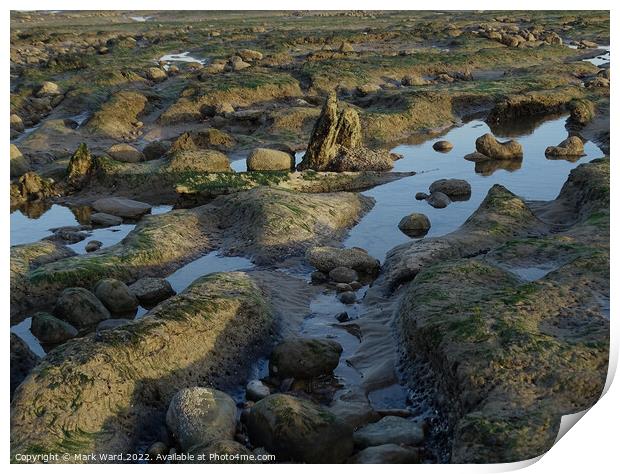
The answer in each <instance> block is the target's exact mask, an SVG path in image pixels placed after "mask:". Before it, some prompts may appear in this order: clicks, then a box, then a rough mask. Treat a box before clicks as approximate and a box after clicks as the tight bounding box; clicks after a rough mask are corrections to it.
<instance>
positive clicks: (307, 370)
mask: <svg viewBox="0 0 620 474" xmlns="http://www.w3.org/2000/svg"><path fill="white" fill-rule="evenodd" d="M341 353H342V346H341V345H340V344H339V343H338V342H336V341H332V340H329V339H291V340H286V341H284V342H282V343H280V344H278V345H277V346H276V347H275V348H274V349H273V352H272V353H271V358H270V359H269V372H270V373H271V374H272V375H274V376H277V377H278V378H280V379H285V378H289V377H293V378H300V379H312V378H314V377H318V376H320V375H329V374H331V373H332V372H333V370H334V369H335V368H336V366H337V365H338V361H339V359H340V354H341Z"/></svg>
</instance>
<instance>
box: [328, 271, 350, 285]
mask: <svg viewBox="0 0 620 474" xmlns="http://www.w3.org/2000/svg"><path fill="white" fill-rule="evenodd" d="M329 278H330V279H331V280H332V281H335V282H336V283H351V282H352V281H355V280H357V272H356V271H355V270H353V269H352V268H347V267H336V268H334V269H333V270H331V271H330V272H329Z"/></svg>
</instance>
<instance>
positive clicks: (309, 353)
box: [148, 338, 425, 463]
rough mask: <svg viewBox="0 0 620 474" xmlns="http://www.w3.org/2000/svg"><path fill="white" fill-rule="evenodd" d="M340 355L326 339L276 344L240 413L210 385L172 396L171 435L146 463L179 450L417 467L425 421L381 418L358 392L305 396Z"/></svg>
mask: <svg viewBox="0 0 620 474" xmlns="http://www.w3.org/2000/svg"><path fill="white" fill-rule="evenodd" d="M342 350H343V349H342V347H341V346H340V344H338V343H337V342H335V341H332V340H330V339H321V338H292V339H285V340H284V341H282V342H280V343H279V344H277V345H276V346H275V347H274V349H273V351H272V353H271V356H270V359H269V376H268V377H266V378H265V379H263V380H258V379H256V380H251V381H250V382H248V384H247V386H246V402H244V403H243V404H242V405H241V406H240V410H241V411H240V413H239V414H238V413H237V410H238V409H237V405H236V403H235V401H234V400H233V399H232V398H231V397H230V396H229V395H227V394H226V393H224V392H221V391H219V390H216V389H214V388H210V387H190V388H186V389H183V390H181V391H179V392H178V393H177V394H176V395H175V396H174V397H173V398H172V401H171V402H170V405H169V407H168V411H167V414H166V426H167V428H168V432H169V433H170V437H169V439H168V440H167V442H164V441H158V442H156V443H154V444H153V445H152V446H151V447H150V448H149V450H148V452H149V454H150V455H151V456H152V457H153V458H152V460H157V459H162V456H165V455H166V454H170V453H171V452H176V451H177V449H178V450H180V451H181V452H187V453H191V454H193V455H200V454H205V455H208V454H209V453H230V454H246V455H250V454H255V455H256V454H273V455H275V459H276V461H278V462H286V461H293V462H305V463H317V462H321V463H325V462H328V463H340V462H353V463H376V462H403V463H415V462H419V460H420V450H419V446H420V445H421V444H422V443H423V441H424V439H425V433H424V423H423V422H420V421H414V420H412V419H409V418H407V417H408V415H409V413H408V412H406V411H403V412H398V413H397V414H398V415H399V416H391V415H389V414H388V413H384V415H387V416H382V415H381V414H380V413H378V412H377V411H375V410H374V409H373V407H372V406H371V404H370V402H369V400H368V398H367V397H366V395H365V394H364V392H363V391H362V390H360V389H357V388H352V389H349V390H347V391H345V392H343V393H341V394H340V395H339V396H337V397H336V399H334V400H333V401H332V402H331V404H329V405H328V406H325V405H322V404H319V403H316V402H315V401H314V400H313V399H312V396H311V390H310V392H308V387H311V386H312V384H313V381H317V380H321V379H325V378H327V379H329V378H333V371H334V369H335V368H336V367H337V366H338V364H339V361H340V356H341V354H342ZM238 415H239V416H238ZM238 419H239V421H237V420H238ZM170 445H173V446H170ZM158 455H159V457H158ZM208 459H209V458H208V457H207V459H206V460H205V462H208Z"/></svg>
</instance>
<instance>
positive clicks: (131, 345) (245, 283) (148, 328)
mask: <svg viewBox="0 0 620 474" xmlns="http://www.w3.org/2000/svg"><path fill="white" fill-rule="evenodd" d="M274 285H275V287H277V288H279V289H282V290H284V291H287V292H290V293H291V294H294V295H295V298H293V299H294V303H295V304H296V305H297V306H295V308H294V309H293V308H292V307H291V306H290V304H292V303H291V302H289V303H288V304H289V306H288V307H285V306H286V305H285V304H284V303H283V302H281V301H278V295H275V296H274V295H272V294H271V293H270V292H271V288H273V287H274ZM310 294H311V290H309V289H308V285H307V284H306V283H305V282H303V281H302V280H297V279H295V278H292V277H290V276H286V275H283V274H279V273H276V272H274V273H268V274H267V273H265V272H254V273H241V272H231V273H217V274H212V275H208V276H206V277H202V278H199V279H198V280H196V281H194V283H192V285H190V286H189V287H188V288H187V289H186V290H185V291H183V292H182V293H180V294H178V295H177V296H174V297H172V298H170V299H168V300H167V301H165V302H163V303H161V304H160V305H158V306H157V307H156V308H154V309H153V310H151V311H150V312H149V313H147V314H146V315H145V316H144V317H143V318H141V319H140V320H137V321H134V322H131V323H128V324H125V325H123V326H121V327H117V328H115V329H109V330H105V331H101V332H99V334H98V335H96V334H91V335H88V336H86V337H83V338H79V339H73V340H71V341H69V342H67V343H65V344H63V345H61V346H59V347H57V348H56V349H54V350H52V351H51V352H50V353H49V354H48V355H47V356H46V357H45V358H44V359H43V361H42V362H41V363H40V364H39V365H38V366H37V367H36V368H35V369H34V371H33V372H32V373H31V374H30V376H29V377H28V378H27V379H26V380H25V381H24V382H23V383H22V384H21V385H20V386H19V388H18V389H17V391H16V393H15V397H14V401H13V404H12V406H11V443H12V444H11V449H12V451H13V452H14V453H15V452H22V453H23V452H30V451H31V450H34V449H45V450H46V451H48V450H49V451H50V452H81V453H84V452H108V453H110V452H116V451H122V452H132V451H133V448H134V443H135V442H136V440H137V439H138V438H139V437H140V436H143V435H144V434H145V433H153V432H154V430H155V429H157V428H158V427H161V426H163V424H164V418H165V413H166V409H167V408H168V405H169V402H170V400H171V399H172V397H173V396H174V394H175V393H176V392H178V391H179V390H181V389H183V388H187V387H194V386H203V387H204V386H211V387H213V386H216V387H219V388H226V387H228V386H230V384H233V383H238V382H240V381H241V380H243V379H244V377H245V376H246V369H247V364H248V361H251V360H253V359H254V358H255V357H256V354H257V353H258V351H261V350H263V347H264V345H265V344H269V342H270V341H271V338H270V332H271V331H273V330H274V328H275V327H277V325H279V324H280V323H281V321H280V320H281V319H290V313H291V311H294V312H295V313H296V314H297V313H298V314H299V317H303V316H304V314H307V313H308V312H309V308H308V304H309V301H310ZM304 311H305V312H304ZM296 317H297V316H296ZM274 323H276V324H275V326H274ZM283 324H287V323H286V322H283ZM110 387H113V390H110Z"/></svg>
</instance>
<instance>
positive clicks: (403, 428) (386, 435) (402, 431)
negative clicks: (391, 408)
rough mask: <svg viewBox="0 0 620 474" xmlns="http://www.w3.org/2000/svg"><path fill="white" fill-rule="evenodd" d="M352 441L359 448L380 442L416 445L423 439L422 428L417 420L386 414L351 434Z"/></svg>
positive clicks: (377, 444) (376, 444)
mask: <svg viewBox="0 0 620 474" xmlns="http://www.w3.org/2000/svg"><path fill="white" fill-rule="evenodd" d="M353 441H354V442H355V445H356V446H358V447H360V448H367V447H369V446H380V445H382V444H397V445H405V446H418V445H420V444H421V443H422V441H424V430H423V428H422V424H421V423H419V422H416V421H413V420H408V419H406V418H401V417H399V416H386V417H385V418H381V419H380V420H379V421H377V422H376V423H371V424H369V425H366V426H364V427H363V428H360V429H359V430H357V431H356V432H355V433H354V434H353Z"/></svg>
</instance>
